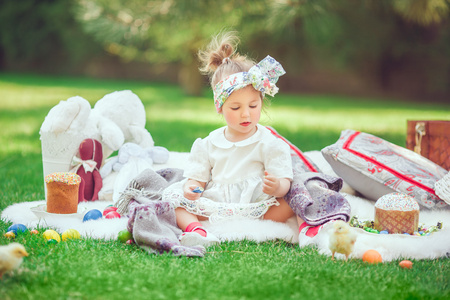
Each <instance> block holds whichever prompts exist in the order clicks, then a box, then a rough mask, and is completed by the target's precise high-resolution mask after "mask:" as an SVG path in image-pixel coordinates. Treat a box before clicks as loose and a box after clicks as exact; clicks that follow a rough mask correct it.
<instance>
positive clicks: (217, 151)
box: [163, 33, 303, 246]
mask: <svg viewBox="0 0 450 300" xmlns="http://www.w3.org/2000/svg"><path fill="white" fill-rule="evenodd" d="M236 41H237V38H236V37H235V36H234V35H233V34H231V33H227V34H224V35H222V36H220V37H217V38H216V39H214V40H213V41H212V42H211V43H210V45H209V46H208V48H207V50H206V51H202V52H200V54H199V57H200V60H201V62H202V64H203V66H202V68H201V69H200V70H201V71H202V72H204V73H206V74H208V75H209V76H210V81H211V87H212V88H213V91H214V104H215V107H216V110H217V112H218V113H219V114H222V115H223V118H224V119H225V122H226V124H227V125H226V126H224V127H222V128H219V129H216V130H214V131H212V132H211V133H210V134H209V135H208V136H207V137H206V138H204V139H197V140H196V141H195V142H194V144H193V146H192V149H191V152H190V156H189V160H188V166H187V167H186V169H185V172H184V177H186V180H184V181H182V182H180V183H179V184H174V185H172V186H171V187H169V188H167V189H166V190H165V191H164V194H163V200H165V201H171V202H174V203H175V205H176V207H177V208H176V209H175V213H176V218H177V224H178V226H179V227H180V228H181V229H182V230H183V231H184V233H183V235H182V236H181V238H180V241H181V244H182V245H186V246H192V245H199V244H200V245H204V246H208V245H211V244H213V243H217V242H218V239H217V238H216V237H215V236H214V235H213V234H211V233H209V232H207V231H206V230H205V229H204V228H203V227H202V225H201V223H200V222H199V220H205V219H206V218H209V220H210V221H211V222H214V221H216V220H220V219H225V218H231V217H247V218H249V217H250V218H261V217H262V218H264V219H267V220H273V221H276V222H285V221H286V220H287V219H289V218H290V217H291V216H293V215H294V213H293V211H292V209H291V208H290V207H289V205H288V204H287V202H286V201H285V200H284V198H283V197H284V196H285V195H286V193H287V192H288V191H289V188H290V185H291V181H292V178H293V171H292V161H291V155H290V149H289V146H288V145H287V144H286V143H285V142H283V141H282V140H281V139H278V138H276V137H275V136H273V135H272V134H271V133H270V131H269V130H268V129H267V128H265V127H264V126H261V125H259V124H258V122H259V119H260V115H261V110H262V108H263V100H264V96H265V94H268V95H270V96H274V95H275V94H276V93H277V92H278V88H277V87H276V85H275V83H276V82H277V80H278V77H279V76H281V75H283V74H285V71H284V70H283V68H282V66H281V65H280V64H279V63H278V62H277V61H276V60H275V59H273V58H272V57H270V56H267V57H266V58H265V59H263V60H262V61H261V62H259V63H258V64H255V63H254V62H253V61H252V60H250V59H249V58H247V57H245V56H242V55H239V54H238V53H236V52H235V47H236V45H237V42H236ZM299 222H301V223H302V222H303V221H301V220H299Z"/></svg>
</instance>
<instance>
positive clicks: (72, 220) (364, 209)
mask: <svg viewBox="0 0 450 300" xmlns="http://www.w3.org/2000/svg"><path fill="white" fill-rule="evenodd" d="M305 154H306V155H307V156H308V157H309V158H311V159H312V160H313V161H314V163H315V164H316V165H317V166H318V167H319V168H320V170H321V171H322V172H324V173H326V174H330V175H335V174H334V172H333V171H332V169H331V167H330V166H329V165H328V163H327V162H326V161H325V160H324V159H323V158H322V156H321V154H320V152H318V151H314V152H306V153H305ZM186 155H187V154H186V153H178V152H171V155H170V159H169V161H168V162H167V163H166V164H164V165H154V167H155V169H161V168H165V167H177V168H182V167H183V166H184V164H185V161H186ZM343 191H344V192H346V193H345V196H346V198H347V200H348V201H349V202H350V204H351V207H352V215H357V216H358V217H359V219H360V220H362V219H373V218H374V212H375V210H374V202H373V201H369V200H366V199H363V198H360V197H357V196H355V195H352V192H353V191H352V189H351V188H350V187H348V186H346V185H344V188H343ZM43 204H45V201H44V200H40V201H34V202H23V203H17V204H14V205H11V206H9V207H7V208H6V209H5V210H4V211H3V212H2V214H1V218H2V219H3V220H5V221H9V222H12V223H20V224H24V225H26V226H27V227H28V228H29V229H34V228H46V227H49V228H52V229H55V230H56V231H58V232H59V233H62V232H64V231H65V230H67V229H76V230H78V231H79V232H80V234H81V236H82V237H84V238H95V239H106V240H111V239H116V238H117V234H118V232H119V231H121V230H124V229H126V227H127V221H128V220H127V219H126V218H121V219H100V220H95V221H88V222H83V221H82V216H83V214H82V213H80V214H79V216H71V217H67V216H62V215H45V216H43V217H41V218H40V217H38V216H37V215H36V214H35V213H33V212H32V211H31V210H30V209H31V208H33V207H36V206H38V205H43ZM110 204H112V202H111V201H96V202H86V203H81V204H80V205H79V212H82V211H89V210H91V209H99V210H100V211H103V209H104V208H106V206H108V205H110ZM438 221H442V222H443V224H444V228H443V229H442V230H440V231H438V232H435V233H433V234H431V235H429V236H423V237H416V236H406V235H400V234H390V235H377V234H372V233H367V232H364V231H362V230H360V229H355V228H353V230H355V232H356V233H357V241H356V244H355V248H354V251H353V253H352V254H351V256H350V257H351V258H352V257H353V258H361V257H362V255H363V253H364V252H365V251H366V250H369V249H375V250H377V251H378V252H379V253H380V254H381V256H382V257H383V260H384V261H391V260H394V259H401V258H409V259H434V258H437V257H445V256H450V225H449V224H450V211H421V212H420V218H419V222H420V223H424V224H425V225H427V226H430V225H436V223H437V222H438ZM203 223H204V226H205V227H206V228H207V229H209V230H210V231H211V232H213V233H214V234H215V235H217V236H218V237H219V238H220V239H221V240H222V241H242V240H253V241H256V242H263V241H267V240H274V239H281V240H285V241H288V242H292V243H298V226H297V222H296V220H295V218H292V219H290V220H289V221H288V222H287V223H276V222H272V221H263V220H228V221H223V222H220V223H214V224H211V223H210V222H203ZM243 228H245V230H242V229H243ZM329 234H330V233H329V228H328V227H327V226H325V227H324V229H323V230H322V231H320V232H319V234H318V235H317V236H316V237H314V239H313V240H312V242H313V243H314V244H315V245H316V246H317V248H318V250H319V252H320V253H322V254H325V255H331V252H330V250H329V249H328V239H329ZM336 257H337V258H343V255H340V254H339V255H337V256H336Z"/></svg>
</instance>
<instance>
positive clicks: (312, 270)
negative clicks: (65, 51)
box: [0, 73, 450, 299]
mask: <svg viewBox="0 0 450 300" xmlns="http://www.w3.org/2000/svg"><path fill="white" fill-rule="evenodd" d="M122 89H130V90H132V91H133V92H135V93H136V94H137V95H138V96H139V97H140V98H141V100H142V101H143V103H144V105H145V107H146V112H147V126H146V127H147V129H148V130H149V131H150V132H151V134H152V136H153V138H154V140H155V142H156V144H157V145H160V146H164V147H166V148H168V149H169V150H172V151H189V149H190V147H191V144H192V142H193V141H194V140H195V138H196V137H201V136H205V135H207V133H208V132H209V131H211V130H212V129H215V128H217V127H218V126H222V125H223V124H224V122H223V120H222V118H221V117H220V116H219V115H217V114H216V113H215V110H214V107H213V104H212V100H211V98H212V97H211V93H210V92H208V91H205V95H204V96H202V97H186V96H184V95H183V93H182V92H181V90H180V89H179V88H178V87H177V86H173V85H168V84H161V83H146V82H136V81H106V80H93V79H88V78H68V77H39V76H34V75H18V74H9V73H7V74H6V73H0V99H1V100H0V128H1V133H0V179H1V180H0V210H3V209H5V208H6V207H7V206H9V205H11V204H14V203H18V202H23V201H35V200H39V199H44V190H43V178H42V172H43V171H42V161H41V148H40V147H41V146H40V140H39V128H40V125H41V124H42V122H43V120H44V118H45V116H46V114H47V113H48V111H49V110H50V109H51V107H53V106H54V105H56V104H57V103H58V102H59V101H60V100H66V99H67V98H69V97H71V96H74V95H79V96H82V97H84V98H85V99H87V100H89V101H90V102H91V104H94V103H95V102H96V101H97V100H98V99H100V98H101V97H102V96H104V95H105V94H107V93H109V92H113V91H115V90H122ZM408 119H446V120H449V119H450V106H449V105H443V104H440V105H438V104H431V103H405V102H399V101H391V100H382V99H363V98H345V97H335V96H326V95H322V96H305V95H286V94H283V93H281V94H280V95H277V97H276V99H275V100H274V101H273V103H272V105H271V106H270V107H269V108H268V110H267V115H265V116H264V117H263V118H262V123H263V124H265V125H271V126H274V127H275V128H276V129H277V130H278V131H279V132H280V133H281V134H283V135H284V136H286V137H287V138H288V139H289V140H291V141H292V142H293V143H294V144H296V145H297V146H298V147H299V148H300V149H302V150H304V151H309V150H320V149H321V148H323V147H325V146H327V145H329V144H332V143H334V142H335V141H336V140H337V139H338V137H339V134H340V131H341V130H343V129H347V128H351V129H355V130H361V131H365V132H369V133H372V134H375V135H377V136H380V137H382V138H385V139H387V140H389V141H391V142H393V143H396V144H398V145H401V146H404V145H405V138H406V120H408ZM9 225H11V224H10V223H7V222H5V221H4V220H1V221H0V233H2V234H1V235H0V244H7V243H9V242H10V240H8V239H7V238H5V237H4V236H3V233H5V232H6V229H7V227H8V226H9ZM43 229H44V228H42V229H41V231H42V230H43ZM16 241H17V242H20V243H22V244H24V245H25V247H26V248H27V250H28V251H29V252H30V256H29V257H28V258H26V259H25V261H24V263H23V265H22V268H21V269H20V270H19V271H17V272H15V273H12V274H6V275H4V278H3V280H2V281H1V282H0V299H46V298H47V299H290V298H293V299H339V298H344V299H448V298H449V297H450V286H449V278H450V259H449V258H442V259H435V260H421V261H414V268H413V269H412V270H404V269H401V268H399V266H398V261H393V262H390V263H384V264H380V265H367V264H364V263H362V262H361V261H360V260H352V261H350V262H342V261H337V262H332V261H331V260H330V258H329V257H327V256H323V255H320V254H318V252H317V250H316V249H314V248H304V249H299V247H298V245H291V244H288V243H285V242H279V241H274V242H267V243H261V244H256V243H254V242H250V241H247V242H230V243H224V244H221V245H219V246H215V247H211V248H209V249H208V253H207V255H206V257H204V258H201V259H198V258H197V259H187V258H183V257H173V256H171V255H162V256H155V255H148V254H146V253H145V252H144V251H142V250H141V249H139V248H138V247H136V246H128V245H124V244H121V243H119V242H116V241H102V240H92V239H82V240H76V241H68V242H61V243H59V244H57V245H48V244H46V243H45V242H44V240H43V238H42V237H41V236H36V235H29V234H28V233H25V234H23V235H19V236H18V237H17V238H16Z"/></svg>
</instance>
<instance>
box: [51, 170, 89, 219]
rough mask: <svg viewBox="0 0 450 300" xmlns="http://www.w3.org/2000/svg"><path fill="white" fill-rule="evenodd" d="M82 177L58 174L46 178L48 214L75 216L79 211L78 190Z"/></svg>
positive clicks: (67, 173) (65, 173) (73, 174)
mask: <svg viewBox="0 0 450 300" xmlns="http://www.w3.org/2000/svg"><path fill="white" fill-rule="evenodd" d="M80 182H81V177H80V176H78V175H77V174H75V173H69V172H56V173H51V174H49V175H47V176H45V183H46V186H47V212H49V213H55V214H74V213H76V212H77V210H78V189H79V186H80Z"/></svg>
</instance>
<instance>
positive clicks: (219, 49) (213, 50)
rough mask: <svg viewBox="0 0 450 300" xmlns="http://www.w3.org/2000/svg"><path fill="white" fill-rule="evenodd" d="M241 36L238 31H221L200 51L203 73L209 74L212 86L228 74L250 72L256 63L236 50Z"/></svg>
mask: <svg viewBox="0 0 450 300" xmlns="http://www.w3.org/2000/svg"><path fill="white" fill-rule="evenodd" d="M238 44H239V37H238V36H237V34H236V32H234V31H231V32H223V33H219V34H218V35H216V36H215V37H213V39H212V40H211V42H210V43H209V45H208V46H207V47H206V49H205V50H200V51H199V52H198V57H199V60H200V63H201V67H200V68H199V70H200V72H201V73H202V74H205V75H208V77H209V81H210V84H211V87H212V88H214V87H215V85H216V84H217V83H218V82H219V81H221V80H222V79H224V78H225V77H227V76H230V75H231V74H234V73H239V72H248V70H250V68H251V67H253V66H254V65H255V64H256V63H255V62H254V61H253V60H252V59H250V58H248V57H247V56H245V55H241V54H239V53H238V52H236V48H237V45H238Z"/></svg>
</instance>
